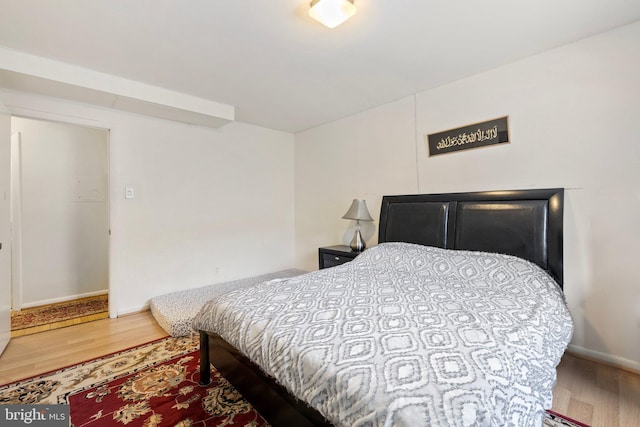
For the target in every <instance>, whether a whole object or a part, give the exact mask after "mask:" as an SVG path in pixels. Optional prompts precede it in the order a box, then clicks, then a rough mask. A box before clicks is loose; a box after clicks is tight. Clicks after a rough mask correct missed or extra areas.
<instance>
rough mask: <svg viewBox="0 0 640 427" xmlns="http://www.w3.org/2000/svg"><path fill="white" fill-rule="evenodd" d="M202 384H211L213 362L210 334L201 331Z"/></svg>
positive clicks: (200, 383) (200, 382)
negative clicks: (210, 361)
mask: <svg viewBox="0 0 640 427" xmlns="http://www.w3.org/2000/svg"><path fill="white" fill-rule="evenodd" d="M198 384H199V385H201V386H207V385H209V384H211V364H210V363H209V335H207V333H206V332H203V331H200V381H199V382H198Z"/></svg>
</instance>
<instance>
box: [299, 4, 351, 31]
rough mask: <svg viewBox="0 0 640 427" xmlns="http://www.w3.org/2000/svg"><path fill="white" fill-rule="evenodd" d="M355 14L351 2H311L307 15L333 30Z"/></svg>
mask: <svg viewBox="0 0 640 427" xmlns="http://www.w3.org/2000/svg"><path fill="white" fill-rule="evenodd" d="M354 13H356V6H355V5H354V4H353V0H313V1H312V2H311V8H310V9H309V15H310V16H311V17H312V18H313V19H315V20H316V21H318V22H320V23H322V24H323V25H326V26H327V27H329V28H335V27H337V26H338V25H340V24H342V23H343V22H344V21H346V20H347V19H349V18H351V17H352V16H353V14H354Z"/></svg>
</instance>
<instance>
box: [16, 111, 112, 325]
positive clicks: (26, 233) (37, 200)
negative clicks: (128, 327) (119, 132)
mask: <svg viewBox="0 0 640 427" xmlns="http://www.w3.org/2000/svg"><path fill="white" fill-rule="evenodd" d="M11 133H12V141H11V217H12V236H13V237H12V241H13V242H14V244H13V247H12V254H11V255H12V310H13V311H14V312H18V311H25V310H34V309H35V308H45V307H47V308H49V309H50V308H55V310H54V311H53V312H54V313H57V314H58V315H59V316H58V315H56V316H54V317H52V318H51V319H50V320H51V322H52V323H53V324H58V325H60V324H61V319H62V318H61V317H60V316H62V317H64V316H65V315H68V316H75V317H72V318H75V319H76V321H75V323H78V321H77V319H79V318H83V317H85V318H86V316H84V314H86V313H83V312H82V310H83V308H82V304H80V303H79V304H75V303H73V304H71V305H72V306H74V308H73V310H70V309H68V307H69V306H70V303H71V302H75V301H84V300H91V299H96V297H100V296H104V295H107V294H108V291H109V273H108V272H109V197H108V194H109V191H108V186H109V185H108V183H109V177H108V170H109V164H108V163H109V160H108V159H109V156H108V153H109V148H108V146H109V131H108V130H106V129H98V128H91V127H85V126H79V125H73V124H68V123H60V122H54V121H47V120H41V119H33V118H26V117H18V116H13V117H12V118H11ZM102 299H103V300H105V298H104V297H102ZM92 305H93V306H95V303H92ZM63 307H64V308H63ZM78 310H80V311H78ZM107 311H108V309H107ZM51 312H52V311H51V310H49V311H48V312H46V314H45V316H51ZM65 313H66V314H65ZM107 316H108V313H107V315H105V316H104V317H107ZM94 317H95V316H94ZM91 319H92V318H91V317H89V318H87V320H91ZM63 320H64V319H63ZM39 321H40V322H42V319H40V320H39ZM50 324H51V323H50ZM68 324H71V323H69V322H67V325H68ZM62 325H63V326H64V325H65V324H64V323H62ZM21 327H22V328H23V329H24V328H25V325H21ZM41 330H46V328H41ZM36 331H37V330H36Z"/></svg>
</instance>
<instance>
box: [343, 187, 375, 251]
mask: <svg viewBox="0 0 640 427" xmlns="http://www.w3.org/2000/svg"><path fill="white" fill-rule="evenodd" d="M342 218H343V219H354V220H356V232H355V234H354V235H353V239H352V240H351V245H350V246H351V249H352V250H354V251H356V252H362V251H363V250H364V248H365V247H366V243H365V242H364V240H363V239H362V234H360V221H373V218H371V215H370V214H369V210H368V209H367V202H366V200H364V199H353V202H351V206H350V207H349V210H348V211H347V213H346V214H344V215H343V216H342Z"/></svg>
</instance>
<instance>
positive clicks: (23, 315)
mask: <svg viewBox="0 0 640 427" xmlns="http://www.w3.org/2000/svg"><path fill="white" fill-rule="evenodd" d="M108 311H109V297H108V295H98V296H95V297H89V298H82V299H78V300H73V301H65V302H60V303H56V304H48V305H43V306H40V307H32V308H25V309H22V310H19V311H12V312H11V330H12V331H18V330H21V329H28V328H33V327H35V326H42V325H48V324H51V323H59V322H64V321H65V320H70V319H76V318H78V317H84V316H90V315H93V314H99V313H108Z"/></svg>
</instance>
